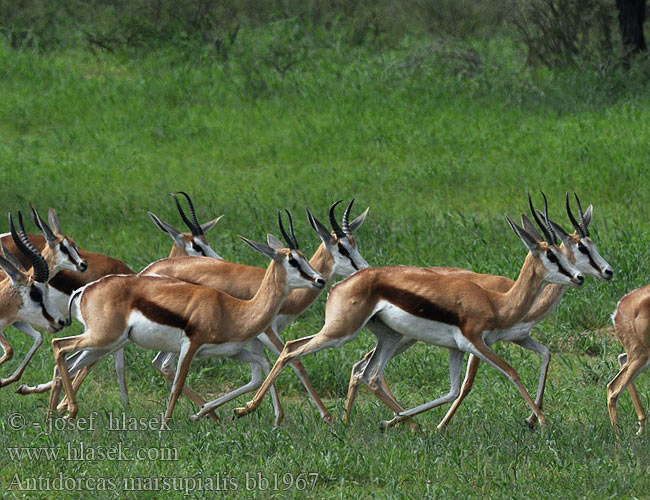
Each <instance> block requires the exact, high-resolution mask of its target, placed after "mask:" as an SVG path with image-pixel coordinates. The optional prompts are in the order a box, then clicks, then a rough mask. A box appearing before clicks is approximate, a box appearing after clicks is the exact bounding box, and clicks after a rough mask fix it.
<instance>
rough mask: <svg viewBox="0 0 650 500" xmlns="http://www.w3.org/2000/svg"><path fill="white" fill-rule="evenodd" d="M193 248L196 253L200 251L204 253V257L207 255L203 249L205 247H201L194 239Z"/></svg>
mask: <svg viewBox="0 0 650 500" xmlns="http://www.w3.org/2000/svg"><path fill="white" fill-rule="evenodd" d="M192 248H193V249H194V251H195V252H196V253H200V254H201V255H203V257H206V255H205V252H204V251H203V248H201V247H200V246H199V245H197V244H196V243H194V241H192Z"/></svg>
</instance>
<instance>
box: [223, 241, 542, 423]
mask: <svg viewBox="0 0 650 500" xmlns="http://www.w3.org/2000/svg"><path fill="white" fill-rule="evenodd" d="M539 245H540V251H541V252H544V251H545V250H546V248H547V246H546V243H544V242H540V243H539ZM545 274H546V271H545V268H544V266H543V264H542V263H541V261H540V260H539V259H538V258H535V257H533V255H532V254H529V255H528V256H527V257H526V260H525V262H524V265H523V267H522V269H521V272H520V275H519V277H518V279H517V281H516V282H515V283H514V284H513V286H512V287H510V289H509V290H508V291H507V292H505V293H499V292H494V291H490V290H486V289H484V288H482V287H480V286H479V285H477V284H476V283H472V282H471V281H468V280H466V279H463V278H460V277H456V276H453V275H445V274H439V273H434V272H431V271H430V270H424V269H419V268H414V267H406V266H405V267H378V268H369V269H364V270H362V271H359V272H358V273H356V274H354V275H353V276H351V277H350V278H348V279H346V280H345V281H343V282H341V283H339V284H338V285H337V286H335V287H334V288H333V289H332V291H331V292H330V295H329V297H328V301H327V308H326V318H325V325H324V326H323V327H322V328H321V330H320V331H319V332H318V333H317V334H316V335H314V336H311V337H305V338H302V339H298V340H295V341H290V342H287V344H286V345H285V348H284V350H283V351H282V354H281V355H280V357H279V358H278V360H277V362H276V364H275V365H274V367H273V369H272V370H271V373H270V374H269V376H268V377H267V378H266V380H265V381H264V383H263V384H262V386H261V387H260V389H259V390H258V392H257V394H256V395H255V397H254V398H253V399H252V400H251V401H250V402H249V403H248V404H247V405H246V406H245V407H243V408H238V409H237V410H236V412H237V414H238V415H239V416H242V415H245V414H247V413H250V412H251V411H253V410H254V409H256V408H257V407H258V406H259V404H260V403H261V401H262V398H263V397H264V395H265V392H266V391H267V390H268V389H269V388H270V387H271V384H272V383H273V381H274V380H275V378H276V377H277V376H278V375H279V373H280V372H281V370H282V369H283V367H284V366H285V365H286V363H288V362H289V361H291V360H292V359H294V358H296V357H298V356H302V355H304V354H307V353H310V352H314V351H317V350H319V349H321V348H323V347H326V346H327V345H328V344H330V345H336V344H334V342H337V341H338V342H344V341H345V339H351V338H353V337H354V336H355V335H356V334H357V332H358V331H359V330H360V329H361V328H362V327H363V326H364V325H365V324H366V322H367V321H368V320H369V319H370V318H371V317H372V316H373V314H374V311H375V306H376V305H377V303H378V302H379V301H380V300H387V301H390V300H391V299H390V297H387V296H385V295H384V296H382V295H381V294H380V293H378V290H381V289H382V288H383V289H386V288H388V287H390V288H392V289H398V290H405V291H408V292H409V293H411V294H415V295H416V296H418V297H422V298H423V299H425V300H426V301H428V303H430V304H434V305H435V306H436V307H438V308H440V309H441V310H444V311H447V312H449V313H454V314H456V315H457V317H458V323H459V324H458V326H459V329H460V331H461V334H462V335H463V336H464V337H465V338H466V339H467V341H468V342H469V343H470V344H471V345H472V346H474V348H475V349H476V350H477V351H478V352H480V353H481V354H482V355H483V356H484V357H485V358H486V359H488V360H489V361H490V362H491V363H493V364H494V365H495V366H497V367H498V368H499V369H501V370H503V371H504V372H505V373H506V374H508V376H509V377H510V378H511V379H512V381H513V382H514V383H515V385H516V386H517V388H518V389H519V391H520V392H521V394H522V396H523V397H524V399H525V400H526V402H527V403H528V405H529V406H530V407H531V408H532V409H533V411H534V412H535V414H536V415H537V417H538V418H539V421H540V423H542V424H543V423H545V420H546V419H545V417H544V415H543V414H542V412H541V410H540V409H539V408H538V407H537V405H536V404H535V402H534V401H533V399H532V398H531V397H530V395H529V394H528V393H527V392H526V389H525V388H524V386H523V384H522V383H521V379H520V377H519V375H518V373H517V372H516V371H515V370H514V368H512V367H511V366H510V365H508V364H507V363H506V362H505V361H504V360H502V359H501V358H500V357H499V356H497V355H496V354H495V353H494V351H493V350H492V349H490V348H489V347H488V346H487V345H486V344H485V343H484V342H483V339H482V333H483V332H484V331H486V330H495V329H505V328H508V327H510V326H513V325H515V324H516V323H518V322H520V321H521V320H522V319H523V318H524V317H525V316H526V314H527V313H528V311H529V309H530V307H531V306H532V304H533V302H534V300H535V299H536V298H537V296H538V294H539V292H540V291H541V290H542V288H543V286H544V283H543V277H544V276H545ZM339 345H340V344H339ZM371 390H373V391H374V392H375V393H376V394H377V395H378V396H379V397H380V399H381V400H382V401H383V402H384V403H386V404H387V405H388V406H389V407H391V409H392V410H393V411H396V412H398V413H399V412H400V411H401V409H400V408H398V407H396V406H395V405H394V404H393V402H392V400H391V399H390V398H389V397H388V396H387V394H386V393H385V391H384V390H383V388H381V386H380V385H379V386H376V387H375V388H373V387H371Z"/></svg>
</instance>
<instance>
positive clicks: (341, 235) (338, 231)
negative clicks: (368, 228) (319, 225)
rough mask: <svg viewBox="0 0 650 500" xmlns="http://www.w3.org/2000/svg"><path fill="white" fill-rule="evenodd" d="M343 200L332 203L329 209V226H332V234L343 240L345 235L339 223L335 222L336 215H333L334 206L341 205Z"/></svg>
mask: <svg viewBox="0 0 650 500" xmlns="http://www.w3.org/2000/svg"><path fill="white" fill-rule="evenodd" d="M342 201H343V200H339V201H337V202H335V203H332V206H331V207H330V224H331V225H332V229H333V230H334V234H336V236H338V237H339V238H344V237H345V236H346V234H345V233H344V232H343V230H342V229H341V226H339V223H338V222H336V215H335V214H334V210H335V209H336V205H338V204H339V203H341V202H342Z"/></svg>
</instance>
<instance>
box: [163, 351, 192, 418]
mask: <svg viewBox="0 0 650 500" xmlns="http://www.w3.org/2000/svg"><path fill="white" fill-rule="evenodd" d="M199 347H200V345H199V344H195V343H192V342H190V341H188V342H186V343H185V344H184V345H183V346H182V347H181V353H180V355H179V357H178V366H177V367H176V376H175V377H174V383H173V384H172V390H171V396H170V398H169V404H168V405H167V411H166V412H165V421H164V422H163V425H166V424H167V422H169V420H171V418H172V413H173V412H174V406H176V401H178V397H179V396H180V395H181V392H183V386H184V385H185V380H186V379H187V374H188V373H189V371H190V365H191V364H192V359H193V358H194V355H195V354H196V351H197V350H198V348H199Z"/></svg>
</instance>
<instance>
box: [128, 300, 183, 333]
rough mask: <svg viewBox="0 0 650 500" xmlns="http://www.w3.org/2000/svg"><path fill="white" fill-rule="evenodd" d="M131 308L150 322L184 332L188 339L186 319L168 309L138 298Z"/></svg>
mask: <svg viewBox="0 0 650 500" xmlns="http://www.w3.org/2000/svg"><path fill="white" fill-rule="evenodd" d="M133 307H134V308H135V309H137V310H138V311H140V312H141V313H142V314H143V315H144V316H145V317H146V318H147V319H149V320H150V321H153V322H155V323H159V324H161V325H167V326H171V327H172V328H179V329H181V330H184V331H185V333H186V334H187V336H188V337H189V336H190V335H192V330H191V329H187V319H185V318H184V317H182V316H180V315H179V314H176V313H175V312H173V311H170V310H169V309H165V308H164V307H162V306H159V305H158V304H155V303H154V302H151V301H150V300H147V299H144V298H142V297H138V298H136V299H135V300H134V301H133Z"/></svg>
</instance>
